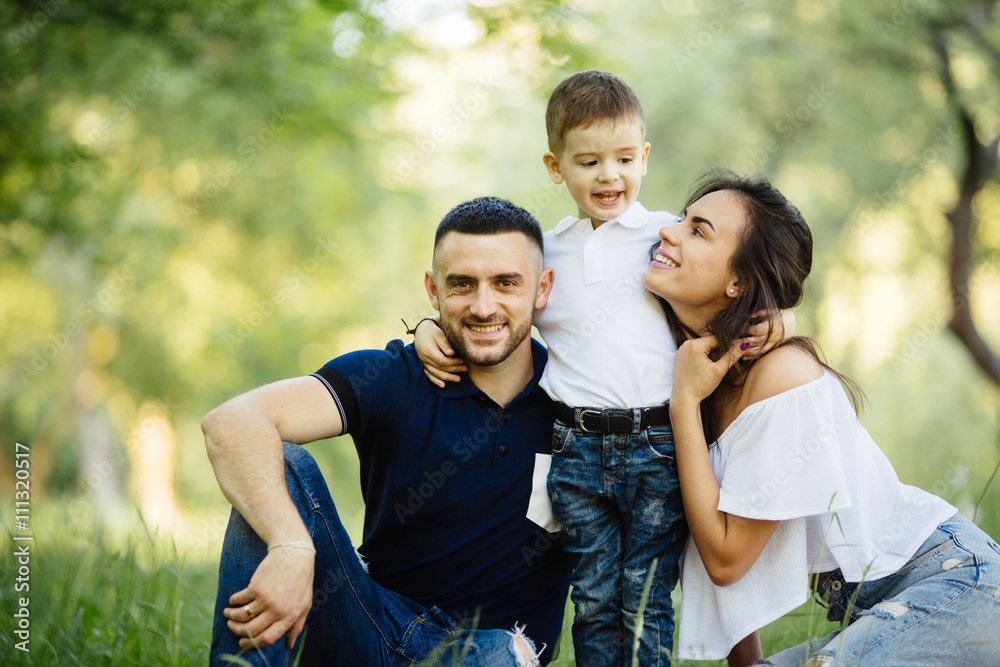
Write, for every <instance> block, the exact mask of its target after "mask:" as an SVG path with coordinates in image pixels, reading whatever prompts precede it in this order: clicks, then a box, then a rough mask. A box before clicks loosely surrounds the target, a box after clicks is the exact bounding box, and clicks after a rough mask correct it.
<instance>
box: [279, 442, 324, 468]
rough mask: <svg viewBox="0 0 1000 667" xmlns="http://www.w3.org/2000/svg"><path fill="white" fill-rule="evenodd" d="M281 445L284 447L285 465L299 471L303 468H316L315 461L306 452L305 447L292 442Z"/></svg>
mask: <svg viewBox="0 0 1000 667" xmlns="http://www.w3.org/2000/svg"><path fill="white" fill-rule="evenodd" d="M281 444H282V445H283V446H284V453H285V463H286V464H288V463H290V464H292V465H294V466H295V467H297V468H300V469H301V468H302V467H304V466H312V467H318V466H317V465H316V459H314V458H313V455H312V454H310V453H309V452H308V451H306V448H305V447H303V446H301V445H296V444H295V443H292V442H283V443H281Z"/></svg>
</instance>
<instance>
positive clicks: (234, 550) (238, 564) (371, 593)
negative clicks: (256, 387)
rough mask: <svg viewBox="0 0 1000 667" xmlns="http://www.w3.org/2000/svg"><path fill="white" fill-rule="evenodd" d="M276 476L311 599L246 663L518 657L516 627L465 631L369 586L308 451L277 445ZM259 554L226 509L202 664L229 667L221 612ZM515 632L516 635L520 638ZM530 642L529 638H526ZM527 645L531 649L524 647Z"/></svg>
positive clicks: (477, 662)
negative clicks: (295, 516)
mask: <svg viewBox="0 0 1000 667" xmlns="http://www.w3.org/2000/svg"><path fill="white" fill-rule="evenodd" d="M284 447H285V481H286V483H287V485H288V491H289V493H290V495H291V497H292V500H293V501H294V502H295V505H296V507H298V510H299V514H300V515H301V516H302V520H303V521H304V522H305V524H306V527H307V528H308V529H309V534H310V535H311V536H312V539H313V543H314V544H315V546H316V570H315V575H314V579H313V586H314V588H313V605H312V609H311V610H310V611H309V616H308V617H307V620H306V626H305V632H304V633H303V635H300V636H299V638H298V640H297V641H296V645H295V646H294V647H293V648H292V649H291V650H286V649H285V645H284V640H281V641H279V642H278V643H276V644H273V645H271V646H269V647H267V648H265V649H264V650H262V651H259V652H258V651H255V650H250V651H247V652H244V653H243V654H242V655H241V657H242V658H243V659H244V660H246V661H248V662H249V663H250V664H252V665H263V664H268V665H271V666H272V667H276V666H278V665H285V664H288V665H291V664H293V662H294V660H295V655H297V654H298V652H299V649H300V648H301V650H302V654H301V655H302V658H301V660H300V662H299V664H300V665H303V666H305V665H343V666H344V667H357V666H358V665H365V666H366V667H368V666H371V667H377V666H385V667H390V666H394V665H407V664H411V663H414V662H419V661H421V660H425V659H427V658H428V657H430V658H431V659H430V660H428V662H427V663H424V664H431V665H467V666H469V667H472V666H484V667H486V666H489V667H494V666H496V667H507V666H514V665H517V666H521V665H526V664H538V663H537V660H536V661H535V662H533V663H532V662H523V661H521V660H520V659H519V657H518V655H517V653H516V652H515V650H516V649H515V637H516V636H518V635H519V633H518V632H509V631H507V630H496V629H493V630H470V629H467V628H462V627H459V625H458V624H457V623H456V621H455V620H454V619H452V618H451V617H450V616H448V615H447V614H445V613H443V612H442V611H440V610H439V609H438V608H437V607H432V608H430V609H428V608H426V607H424V606H422V605H419V604H417V603H415V602H413V601H412V600H409V599H407V598H405V597H403V596H401V595H398V594H396V593H394V592H392V591H390V590H388V589H386V588H383V587H382V586H380V585H378V584H377V583H375V582H374V581H373V580H372V578H371V577H370V576H368V572H367V571H366V570H365V567H364V566H363V565H362V563H361V560H360V558H359V556H358V554H357V552H356V551H355V549H354V546H353V545H352V544H351V539H350V537H348V535H347V531H346V530H344V525H343V524H342V523H341V521H340V517H339V516H338V515H337V508H336V507H334V504H333V499H332V498H331V497H330V491H329V489H328V488H327V486H326V482H325V481H324V479H323V475H322V474H321V473H320V470H319V468H318V467H317V465H316V461H315V460H314V459H313V457H312V456H311V455H310V454H309V453H308V452H307V451H306V450H305V449H303V448H302V447H299V446H298V445H292V444H289V443H285V445H284ZM266 555H267V546H266V545H265V544H264V542H263V541H261V539H260V538H259V537H258V536H257V534H256V533H255V532H254V531H253V529H252V528H251V527H250V525H249V524H248V523H247V522H246V520H245V519H244V518H243V517H242V516H241V515H240V514H239V512H237V511H236V510H235V509H234V510H233V512H232V515H231V517H230V519H229V527H228V529H227V530H226V538H225V541H224V543H223V545H222V561H221V564H220V566H219V592H218V596H217V598H216V602H215V623H214V625H213V627H212V651H211V657H210V664H211V665H212V667H216V666H218V665H229V664H230V663H229V662H226V661H225V660H224V659H223V656H224V655H237V654H240V648H239V637H237V636H236V635H234V634H233V633H232V632H231V631H230V630H229V628H228V627H227V626H226V618H225V616H223V614H222V610H223V609H224V608H226V607H228V606H229V597H230V596H231V595H232V594H233V593H235V592H237V591H239V590H242V589H244V588H246V586H247V584H248V583H249V582H250V577H251V576H252V575H253V573H254V571H256V569H257V566H258V565H259V564H260V562H261V561H262V560H263V559H264V556H266ZM521 636H522V637H523V635H521ZM529 644H530V642H529ZM532 648H533V646H532Z"/></svg>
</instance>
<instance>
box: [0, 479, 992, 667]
mask: <svg viewBox="0 0 1000 667" xmlns="http://www.w3.org/2000/svg"><path fill="white" fill-rule="evenodd" d="M988 496H989V498H990V500H987V501H986V502H987V505H989V504H990V503H993V504H995V500H993V498H995V496H996V492H995V490H993V489H991V490H990V493H989V494H988ZM981 502H982V501H981ZM9 510H10V508H8V507H4V508H3V514H2V516H12V512H11V511H9ZM47 510H48V511H44V512H35V513H33V519H35V517H37V519H36V520H34V521H33V531H32V534H33V535H34V536H35V541H34V542H33V543H31V544H32V547H31V562H30V567H31V574H30V586H31V588H30V591H29V592H28V593H15V592H14V584H15V578H16V577H17V568H18V564H17V562H16V559H14V558H11V557H5V558H3V559H2V560H0V608H2V609H3V610H4V613H5V615H7V618H8V621H7V626H6V627H7V628H8V629H7V630H6V631H5V632H3V633H0V664H2V665H45V666H46V667H49V666H52V665H57V666H62V665H85V666H87V667H91V666H94V665H146V666H148V665H167V666H171V667H173V666H176V665H205V664H207V662H208V652H209V644H210V641H211V625H212V609H213V605H214V600H215V588H216V574H217V570H218V561H217V558H218V556H217V553H218V544H215V545H211V546H209V547H208V548H201V549H200V550H199V549H198V548H195V547H192V546H191V543H190V542H185V543H183V547H179V546H177V543H176V542H175V541H174V538H173V537H171V536H169V535H158V534H156V533H155V532H151V531H149V530H148V529H147V528H146V526H145V525H144V524H142V523H141V520H139V519H136V518H134V517H135V516H136V513H133V520H132V522H131V523H128V522H119V523H118V524H117V529H114V530H113V529H111V528H108V527H107V526H105V525H104V524H103V523H101V522H99V521H97V520H96V519H93V518H88V517H87V516H85V515H84V516H80V515H79V514H72V515H71V514H70V513H69V512H67V511H63V510H61V509H60V508H53V507H48V508H47ZM968 514H969V515H971V514H972V512H969V513H968ZM990 514H991V517H995V516H996V515H995V513H990ZM990 523H993V522H992V521H991V522H990ZM980 526H982V527H983V528H984V529H985V530H986V532H988V533H990V534H991V535H993V536H994V537H997V536H998V535H1000V526H997V525H986V522H984V521H983V519H982V516H981V517H980ZM3 528H4V530H3V533H2V538H0V539H2V540H3V541H5V542H6V544H5V545H4V550H5V553H7V554H10V553H12V551H13V545H12V543H11V539H10V533H9V531H8V529H7V527H6V526H4V527H3ZM217 538H218V540H217V541H218V543H220V544H221V534H219V535H218V536H217ZM19 544H23V543H19ZM202 547H204V545H202ZM213 554H215V555H213ZM188 556H191V557H188ZM24 595H27V596H28V597H29V598H30V604H29V609H30V618H31V627H30V631H31V641H30V644H29V646H30V649H31V651H30V653H24V652H22V651H19V650H16V649H15V646H14V644H15V642H17V641H18V639H17V638H16V637H15V636H14V635H13V627H12V624H11V623H10V620H11V619H10V616H9V614H12V613H13V611H14V610H15V609H17V605H18V602H17V599H16V596H24ZM676 595H677V593H676V592H675V596H676ZM676 599H677V598H676V597H675V600H676ZM824 614H825V610H824V609H822V608H821V607H820V606H819V605H817V604H815V603H813V602H809V603H807V604H805V605H803V606H802V607H800V608H799V609H797V610H795V611H794V612H792V613H790V614H787V615H786V616H785V617H783V618H782V619H780V620H778V621H775V622H774V623H772V624H770V625H768V626H767V627H765V628H763V629H762V630H761V640H762V644H763V647H764V652H765V655H770V654H772V653H775V652H777V651H779V650H781V649H783V648H787V647H789V646H792V645H794V644H798V643H800V642H803V641H806V640H807V639H814V638H817V637H822V636H824V635H826V634H828V633H829V632H830V631H831V630H833V629H834V628H835V627H836V626H835V625H834V624H831V623H828V622H827V621H826V619H825V616H824ZM572 616H573V612H572V607H571V605H570V604H569V602H568V601H567V608H566V619H565V625H564V632H563V635H562V639H561V641H560V646H559V648H558V654H557V658H556V660H555V661H553V663H552V665H553V666H554V667H571V666H573V665H574V664H575V663H574V656H573V645H572V640H571V638H570V637H571V635H570V624H571V622H572ZM675 664H677V665H694V664H698V665H709V664H717V665H724V664H725V663H724V661H719V662H717V663H705V662H700V663H692V662H684V661H678V662H676V663H675Z"/></svg>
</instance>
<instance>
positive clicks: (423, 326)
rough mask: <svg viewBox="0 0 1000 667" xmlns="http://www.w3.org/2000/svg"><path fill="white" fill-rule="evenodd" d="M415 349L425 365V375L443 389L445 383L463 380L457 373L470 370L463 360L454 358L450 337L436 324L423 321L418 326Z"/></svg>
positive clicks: (415, 332)
mask: <svg viewBox="0 0 1000 667" xmlns="http://www.w3.org/2000/svg"><path fill="white" fill-rule="evenodd" d="M413 348H414V349H415V350H416V351H417V356H418V357H419V358H420V362H421V363H422V364H423V365H424V375H426V376H427V378H428V379H429V380H430V381H431V382H433V383H434V384H436V385H437V386H439V387H441V388H442V389H444V383H445V382H458V381H459V380H461V378H460V377H458V376H457V375H455V373H461V372H463V371H467V370H469V369H468V367H467V366H466V365H465V363H464V362H463V361H462V360H461V359H459V358H458V357H456V356H454V354H455V351H454V350H453V349H451V343H449V342H448V337H447V336H445V335H444V331H442V330H441V327H439V326H438V325H437V324H436V323H432V322H429V321H427V320H423V321H421V322H420V323H419V324H417V328H416V330H415V331H414V332H413Z"/></svg>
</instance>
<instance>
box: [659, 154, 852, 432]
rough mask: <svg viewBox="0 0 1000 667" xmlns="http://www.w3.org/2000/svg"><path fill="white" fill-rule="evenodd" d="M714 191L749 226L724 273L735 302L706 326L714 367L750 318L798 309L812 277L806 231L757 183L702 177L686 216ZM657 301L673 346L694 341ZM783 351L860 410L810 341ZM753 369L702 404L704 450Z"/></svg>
mask: <svg viewBox="0 0 1000 667" xmlns="http://www.w3.org/2000/svg"><path fill="white" fill-rule="evenodd" d="M720 190H729V191H732V192H733V193H734V194H736V195H737V197H738V198H739V199H740V201H741V202H742V204H743V206H744V212H745V214H746V219H747V224H746V226H745V227H744V228H743V230H742V232H741V233H740V237H739V241H738V243H737V247H736V251H735V252H734V253H733V256H732V258H731V260H730V268H731V270H732V271H733V274H734V275H735V276H736V280H737V281H738V284H739V286H740V289H739V294H738V295H737V296H736V297H735V298H733V299H731V300H730V301H731V303H730V305H729V306H728V307H726V308H725V309H723V310H722V311H720V312H719V313H717V314H716V315H715V316H714V317H713V318H712V319H711V320H709V322H708V326H707V328H708V332H709V333H711V334H712V335H713V336H715V337H716V339H717V340H718V341H719V344H718V346H717V347H716V348H715V349H714V350H713V351H712V354H711V358H712V359H713V360H718V359H719V358H720V357H721V356H722V355H723V354H724V353H725V352H726V351H727V350H729V348H730V347H732V345H733V343H734V342H735V341H737V340H738V339H740V338H744V337H746V336H747V333H746V332H747V328H748V327H750V326H751V325H753V324H756V323H757V321H758V320H757V318H756V317H755V316H754V313H757V312H759V311H762V310H767V311H770V312H776V311H778V310H782V309H787V308H792V307H793V306H795V305H797V304H798V303H799V302H800V301H801V300H802V294H803V284H804V282H805V279H806V277H807V276H808V275H809V271H810V270H811V269H812V233H811V232H810V231H809V226H808V225H807V224H806V221H805V219H804V218H803V217H802V213H801V212H799V209H797V208H796V207H795V206H793V205H792V203H791V202H789V201H788V199H786V198H785V196H784V195H783V194H781V192H779V191H778V189H777V188H775V187H774V186H773V185H771V183H770V182H769V181H768V180H767V179H766V178H765V177H763V176H760V175H754V176H749V177H743V176H739V175H738V174H736V173H735V172H733V171H731V170H729V169H724V168H715V169H712V170H710V171H707V172H705V173H704V174H703V175H702V176H701V178H699V179H698V180H697V181H696V182H695V184H694V186H693V187H692V189H691V193H690V194H689V195H688V198H687V202H686V203H685V204H684V209H685V210H686V209H687V208H688V207H689V206H691V205H692V204H693V203H694V202H696V201H698V200H699V199H701V198H702V197H704V196H705V195H707V194H710V193H712V192H718V191H720ZM655 252H656V248H655V247H654V248H652V249H651V250H650V254H651V255H654V254H655ZM657 300H658V301H659V302H660V305H661V306H662V307H663V310H664V312H665V313H666V316H667V324H668V325H669V327H670V331H671V333H672V334H673V337H674V340H675V341H676V342H677V345H678V346H680V345H681V344H682V343H683V342H684V341H685V340H687V339H688V338H698V337H699V334H698V333H697V332H695V331H693V330H691V329H690V328H689V327H687V326H685V325H684V324H683V323H682V322H681V321H680V319H678V317H677V315H676V314H675V313H674V310H673V308H672V307H671V306H670V304H669V303H667V302H666V301H665V300H664V299H662V298H659V297H657ZM774 335H775V332H774V326H773V323H771V322H770V321H769V326H768V331H767V339H768V340H770V339H771V337H772V336H774ZM782 345H794V346H795V347H798V348H799V349H801V350H802V351H804V352H806V353H807V354H809V355H810V356H811V357H813V358H814V359H815V360H816V361H817V362H818V363H819V364H821V365H822V366H823V367H824V368H826V369H827V370H829V371H830V372H832V373H833V374H834V375H836V376H837V378H838V379H839V380H840V382H841V383H842V384H843V385H844V388H845V389H846V390H847V392H848V394H849V395H850V397H851V403H852V404H853V405H854V409H855V411H856V412H857V411H859V410H860V408H861V405H862V403H863V402H864V393H863V392H862V391H861V389H860V388H859V387H858V385H857V384H856V383H855V382H854V381H853V380H851V379H850V378H848V377H847V376H845V375H843V374H841V373H839V372H837V371H836V370H834V369H833V368H830V366H828V365H827V364H826V363H825V362H824V361H823V359H822V357H821V356H820V354H819V351H818V350H817V348H816V344H815V342H814V341H812V340H811V339H809V338H806V337H804V336H795V337H793V338H790V339H788V340H787V341H785V342H783V343H782ZM756 361H757V360H756V359H751V360H740V361H738V362H737V363H736V364H735V365H733V367H732V369H730V371H729V373H728V374H727V375H726V377H725V378H724V379H723V380H722V383H720V385H719V389H716V391H715V392H714V393H713V394H712V396H710V397H709V398H708V399H707V400H705V401H702V418H703V423H704V425H705V431H706V434H705V435H706V438H708V442H713V441H714V440H715V439H716V438H717V437H718V436H719V434H718V433H715V429H716V424H717V421H716V417H717V408H718V402H719V399H720V389H721V388H723V386H725V387H726V388H728V389H730V390H735V391H736V393H737V394H738V393H739V391H741V390H742V387H743V383H744V381H745V380H746V376H747V373H748V372H749V371H750V369H751V368H752V367H753V365H754V363H756Z"/></svg>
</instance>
